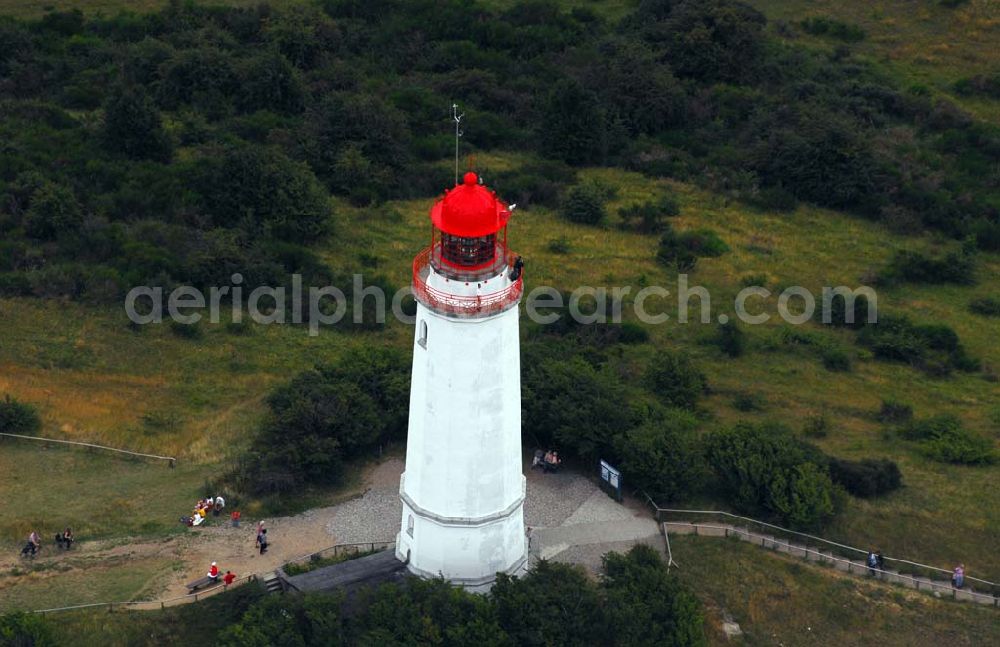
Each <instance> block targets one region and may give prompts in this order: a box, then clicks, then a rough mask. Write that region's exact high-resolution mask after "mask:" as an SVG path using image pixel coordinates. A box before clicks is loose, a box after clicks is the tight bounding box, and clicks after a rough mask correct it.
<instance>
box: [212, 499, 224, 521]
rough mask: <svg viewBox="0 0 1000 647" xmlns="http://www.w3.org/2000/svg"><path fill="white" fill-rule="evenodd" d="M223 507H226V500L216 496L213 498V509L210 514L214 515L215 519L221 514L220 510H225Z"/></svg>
mask: <svg viewBox="0 0 1000 647" xmlns="http://www.w3.org/2000/svg"><path fill="white" fill-rule="evenodd" d="M225 507H226V500H225V499H223V498H222V497H221V496H216V497H215V509H214V510H213V511H212V514H213V515H215V516H216V517H218V516H219V513H221V512H222V509H223V508H225Z"/></svg>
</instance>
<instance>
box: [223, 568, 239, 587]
mask: <svg viewBox="0 0 1000 647" xmlns="http://www.w3.org/2000/svg"><path fill="white" fill-rule="evenodd" d="M235 579H236V574H235V573H233V572H232V571H226V574H225V575H223V576H222V583H223V584H225V585H226V586H229V585H230V584H232V583H233V580H235Z"/></svg>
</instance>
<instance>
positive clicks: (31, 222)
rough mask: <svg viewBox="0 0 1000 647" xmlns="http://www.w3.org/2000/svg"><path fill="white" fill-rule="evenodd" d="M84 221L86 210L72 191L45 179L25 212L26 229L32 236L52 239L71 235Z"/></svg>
mask: <svg viewBox="0 0 1000 647" xmlns="http://www.w3.org/2000/svg"><path fill="white" fill-rule="evenodd" d="M82 224H83V209H82V208H81V207H80V203H79V202H78V201H77V199H76V195H75V194H74V193H73V191H72V190H71V189H69V188H67V187H65V186H62V185H60V184H55V183H52V182H46V183H45V184H43V185H42V186H41V187H40V188H39V189H38V190H37V191H35V193H34V195H32V197H31V206H30V207H29V208H28V212H27V214H25V230H26V232H27V234H28V235H29V236H31V237H32V238H39V239H42V240H53V239H55V238H56V237H58V236H60V235H63V234H72V232H74V231H76V230H77V229H79V228H80V225H82Z"/></svg>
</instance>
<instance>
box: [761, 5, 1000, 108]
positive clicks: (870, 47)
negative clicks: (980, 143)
mask: <svg viewBox="0 0 1000 647" xmlns="http://www.w3.org/2000/svg"><path fill="white" fill-rule="evenodd" d="M749 4H751V5H753V6H754V7H756V8H757V9H759V10H760V11H762V12H764V14H765V15H767V17H768V18H769V19H770V20H771V21H776V20H782V21H787V22H790V23H798V22H799V21H801V20H802V19H803V18H807V17H820V16H823V17H829V18H834V19H837V20H840V21H842V22H845V23H849V24H852V25H856V26H858V27H861V28H862V29H863V30H864V31H865V33H866V38H865V39H864V40H863V41H862V42H860V43H855V44H851V46H850V47H851V50H852V51H854V52H857V53H858V54H860V55H862V56H864V57H867V58H869V59H871V60H872V61H874V62H876V63H878V64H879V65H881V66H882V67H883V68H884V69H886V70H887V71H888V72H890V73H891V74H892V75H893V76H896V77H897V78H898V79H899V80H900V81H901V82H902V84H903V86H904V87H905V86H909V85H914V84H920V85H924V86H926V87H928V88H930V89H932V90H933V91H935V92H937V93H940V94H942V95H945V96H948V97H949V98H950V99H951V100H953V101H955V102H956V103H958V104H960V105H962V106H963V107H964V108H966V109H967V110H969V111H971V112H972V113H973V114H976V115H978V116H979V117H980V118H983V119H989V120H992V121H994V122H996V121H1000V101H991V100H988V99H979V98H964V97H960V96H956V95H955V94H954V92H953V89H952V85H953V84H954V82H955V81H957V80H958V79H960V78H963V77H966V76H972V75H975V74H983V73H988V72H991V71H996V70H997V66H998V59H997V48H996V43H997V41H998V40H1000V13H998V12H997V7H996V2H995V1H994V0H969V1H968V2H966V3H964V4H962V5H960V6H958V7H955V8H949V7H946V6H944V5H943V4H942V3H941V2H938V1H937V0H927V1H925V2H916V3H915V2H909V1H907V0H876V1H874V2H837V1H836V0H750V1H749ZM799 31H801V30H799ZM796 40H797V41H798V42H807V43H813V44H816V45H820V46H823V47H833V46H835V45H836V44H837V43H838V42H839V41H836V40H833V39H827V38H823V37H816V36H810V35H808V34H804V33H802V34H800V35H798V36H797V37H796Z"/></svg>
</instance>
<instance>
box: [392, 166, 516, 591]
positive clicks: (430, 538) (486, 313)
mask: <svg viewBox="0 0 1000 647" xmlns="http://www.w3.org/2000/svg"><path fill="white" fill-rule="evenodd" d="M510 213H511V210H510V207H509V206H508V205H507V204H506V203H505V202H503V201H502V200H500V199H499V198H498V197H497V195H496V193H495V192H493V191H490V190H489V189H487V188H486V187H485V186H483V185H482V184H480V183H479V179H478V178H477V177H476V174H475V173H466V174H465V176H464V177H463V178H462V183H461V184H459V185H457V186H455V187H454V188H453V189H451V190H449V191H447V192H446V193H445V194H444V196H442V197H441V198H440V199H439V200H438V201H437V202H436V203H435V204H434V206H433V207H432V208H431V212H430V220H431V240H430V246H428V247H427V248H425V249H424V250H422V251H421V252H420V253H418V254H417V256H416V258H415V259H414V261H413V292H414V296H415V297H416V300H417V314H416V321H415V324H416V325H415V326H414V328H415V334H414V341H413V373H412V381H411V385H410V420H409V429H408V432H407V444H406V471H405V472H404V473H403V475H402V476H401V477H400V483H399V496H400V499H401V500H402V503H403V517H402V523H401V527H400V531H399V534H398V535H397V539H396V555H397V557H398V558H399V559H400V560H402V561H405V562H406V564H407V566H408V568H409V570H410V571H411V572H412V573H414V574H416V575H418V576H421V577H443V578H444V579H446V580H448V581H450V582H452V583H454V584H457V585H461V586H465V587H469V588H485V587H489V586H490V585H491V584H492V583H493V581H494V580H495V578H496V573H497V572H504V573H515V572H518V571H520V570H521V569H523V568H524V566H525V562H526V560H527V539H526V537H525V532H524V513H523V506H524V495H525V478H524V474H523V472H522V467H521V375H520V364H521V361H520V342H519V337H518V308H517V306H518V303H519V302H520V300H521V295H522V292H523V283H522V276H521V260H520V257H517V256H516V255H515V254H513V252H511V250H510V248H509V247H508V246H507V223H508V221H509V220H510Z"/></svg>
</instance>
